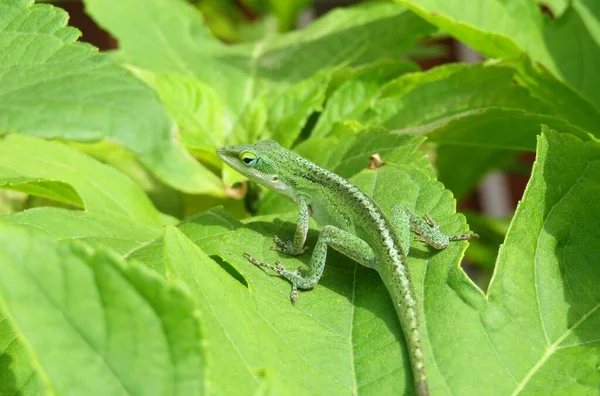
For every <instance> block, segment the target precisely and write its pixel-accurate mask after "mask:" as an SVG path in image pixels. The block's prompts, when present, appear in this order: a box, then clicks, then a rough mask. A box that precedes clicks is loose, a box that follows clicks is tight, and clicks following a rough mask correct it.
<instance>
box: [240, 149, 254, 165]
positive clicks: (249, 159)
mask: <svg viewBox="0 0 600 396" xmlns="http://www.w3.org/2000/svg"><path fill="white" fill-rule="evenodd" d="M240 160H241V161H242V162H243V163H244V164H246V165H248V166H254V164H256V161H257V160H258V158H257V157H256V154H254V153H253V152H251V151H244V152H243V153H241V154H240Z"/></svg>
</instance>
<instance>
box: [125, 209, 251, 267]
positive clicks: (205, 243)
mask: <svg viewBox="0 0 600 396" xmlns="http://www.w3.org/2000/svg"><path fill="white" fill-rule="evenodd" d="M241 226H242V223H240V222H239V221H238V220H236V219H235V218H233V217H231V216H230V215H228V214H227V213H225V212H224V211H223V209H222V208H213V209H211V210H208V211H206V212H204V213H200V214H197V215H196V216H192V217H190V218H187V219H185V220H184V221H182V222H181V223H179V224H177V228H178V229H179V230H181V231H182V232H183V233H185V234H186V235H188V236H189V237H190V238H191V240H192V242H194V243H195V244H197V245H198V246H200V247H201V248H202V251H203V252H204V253H206V254H208V255H215V254H217V253H218V245H219V244H220V242H221V240H222V239H223V238H225V237H226V235H227V234H228V233H230V232H233V231H235V230H236V229H238V228H240V227H241ZM163 250H164V241H163V239H162V238H159V239H157V240H155V241H153V242H152V243H149V244H147V245H146V246H143V247H142V248H140V249H137V250H136V251H134V252H132V253H131V254H130V255H129V256H128V258H129V259H135V260H139V261H142V262H144V263H146V264H148V265H150V266H151V268H152V269H154V270H156V271H158V272H161V273H164V272H165V265H164V263H163V261H162V257H163V253H164V251H163Z"/></svg>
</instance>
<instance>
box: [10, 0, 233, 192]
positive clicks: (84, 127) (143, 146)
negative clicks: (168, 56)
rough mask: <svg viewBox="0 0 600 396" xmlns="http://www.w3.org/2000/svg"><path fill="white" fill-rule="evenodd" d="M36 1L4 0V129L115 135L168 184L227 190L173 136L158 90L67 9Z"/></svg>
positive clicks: (80, 137)
mask: <svg viewBox="0 0 600 396" xmlns="http://www.w3.org/2000/svg"><path fill="white" fill-rule="evenodd" d="M32 3H33V0H30V1H10V2H3V3H2V4H0V48H2V57H1V58H0V70H1V71H0V109H1V110H0V135H2V134H6V133H8V132H19V133H25V134H31V135H35V136H39V137H46V138H56V137H59V138H63V139H69V140H75V141H94V140H101V139H106V140H114V141H117V142H118V143H119V144H121V145H123V146H124V147H126V148H127V149H129V150H131V151H133V152H134V153H136V154H137V155H138V156H139V158H140V160H141V161H142V162H143V163H144V164H145V165H146V166H147V167H148V168H149V169H150V170H151V171H152V172H153V173H154V174H156V175H157V176H158V177H160V178H161V179H162V180H163V181H165V182H166V183H169V184H170V185H172V186H174V187H176V188H179V189H181V190H184V191H188V192H195V193H200V192H203V193H213V194H219V193H221V194H222V187H221V185H220V183H219V180H218V179H217V177H216V176H214V174H212V173H211V172H209V171H208V170H206V169H203V168H200V167H199V166H198V165H197V163H196V162H195V161H194V160H193V159H192V158H191V157H190V156H189V155H188V154H187V153H186V152H185V150H184V149H183V148H182V147H181V145H180V144H179V143H178V142H176V141H174V140H173V139H172V138H171V129H172V125H171V121H170V119H169V117H168V116H167V113H166V111H165V109H164V107H163V105H162V104H161V103H160V102H159V101H158V98H157V97H156V95H155V94H154V93H153V92H152V90H151V89H150V88H148V87H147V86H146V85H145V84H143V83H141V82H140V81H139V80H137V79H136V78H134V77H133V76H132V75H131V74H130V73H129V72H127V71H126V70H124V69H122V68H121V67H118V66H117V65H115V64H113V63H112V62H110V60H109V59H108V58H107V57H106V56H105V55H100V54H98V53H97V50H96V49H95V48H93V47H92V46H90V45H88V44H84V43H78V42H76V40H77V38H78V37H79V35H80V33H79V31H78V30H76V29H74V28H71V27H68V26H65V25H66V22H67V14H66V13H65V12H64V11H63V10H61V9H59V8H56V7H53V6H50V5H47V4H38V5H33V4H32Z"/></svg>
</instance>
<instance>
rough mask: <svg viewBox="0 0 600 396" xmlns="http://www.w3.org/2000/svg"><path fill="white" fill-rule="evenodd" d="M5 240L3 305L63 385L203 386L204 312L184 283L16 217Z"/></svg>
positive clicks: (35, 356)
mask: <svg viewBox="0 0 600 396" xmlns="http://www.w3.org/2000/svg"><path fill="white" fill-rule="evenodd" d="M0 241H1V242H0V246H2V249H0V268H1V272H2V277H1V278H0V297H1V300H0V301H1V304H2V310H3V312H5V313H7V315H8V320H9V322H10V323H11V326H12V328H13V329H14V332H15V334H16V336H17V337H18V339H19V340H22V341H24V342H25V343H26V345H27V349H28V352H29V354H30V356H31V359H32V361H33V362H35V363H34V367H35V370H36V373H37V374H38V375H40V376H41V377H42V378H43V379H44V381H45V382H46V383H47V384H48V385H49V387H50V388H51V389H52V390H53V391H54V392H55V393H57V394H88V395H96V394H97V395H107V394H122V395H128V394H147V395H151V394H157V395H158V394H173V395H200V394H203V393H204V392H203V390H204V387H205V384H204V381H205V379H204V374H203V371H204V352H203V348H202V338H201V335H200V328H199V323H198V318H197V317H196V314H195V306H194V304H193V303H192V302H191V300H190V298H189V296H188V294H187V293H184V292H183V290H181V289H180V288H179V287H177V286H174V285H169V284H167V283H166V282H165V281H164V280H163V279H161V278H159V277H157V276H156V275H155V274H153V273H151V272H150V271H148V270H147V269H145V268H144V267H142V266H140V265H139V264H135V263H129V264H127V263H124V262H122V261H121V260H120V259H119V258H117V257H116V256H114V255H112V254H110V253H108V252H106V251H102V250H99V251H94V250H92V249H89V248H87V247H86V246H84V245H81V244H77V243H73V242H58V243H57V242H54V241H52V240H51V239H49V238H47V237H45V236H44V235H43V234H40V233H38V232H34V231H32V230H26V229H23V228H21V227H17V226H14V225H0ZM9 356H10V355H9ZM11 391H12V392H9V394H13V393H15V392H16V391H17V389H16V388H15V389H12V390H11Z"/></svg>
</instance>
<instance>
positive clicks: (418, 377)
mask: <svg viewBox="0 0 600 396" xmlns="http://www.w3.org/2000/svg"><path fill="white" fill-rule="evenodd" d="M217 155H218V156H219V157H220V158H221V160H222V161H223V162H225V163H226V164H228V165H229V166H231V167H232V168H233V169H235V170H236V171H238V172H239V173H241V174H242V175H244V176H246V177H247V178H248V179H250V180H253V181H255V182H257V183H258V184H260V185H262V186H264V187H266V188H268V189H270V190H272V191H275V192H278V193H280V194H282V195H284V196H285V197H287V198H289V199H291V200H292V201H293V202H294V203H295V204H296V205H297V206H298V217H297V222H296V232H295V234H294V237H293V239H291V240H283V239H281V238H279V237H278V236H277V235H275V236H274V237H273V241H274V243H275V246H273V247H272V249H274V250H277V251H279V252H281V253H284V254H288V255H291V256H298V255H300V254H302V253H304V252H305V251H306V250H307V249H308V247H307V246H305V242H306V237H307V234H308V228H309V218H310V217H313V218H314V219H315V220H316V221H317V223H319V225H320V226H321V230H320V233H319V237H318V239H317V242H316V244H315V246H314V249H313V252H312V256H311V258H310V264H309V266H308V270H307V271H306V272H305V273H304V274H302V272H301V271H300V268H297V269H295V270H293V271H290V270H288V269H286V268H285V267H284V266H283V265H282V264H281V262H280V261H279V260H277V262H276V264H275V265H271V264H267V263H264V262H261V261H259V260H257V259H255V258H254V257H252V256H251V255H250V254H248V253H243V255H244V257H246V259H248V260H249V261H250V262H251V263H252V264H254V265H256V266H258V267H261V268H263V269H268V270H272V271H274V272H275V273H276V274H278V275H279V276H280V277H282V278H285V279H287V280H288V281H289V282H290V283H291V284H292V291H291V294H290V299H291V301H292V303H294V304H296V302H297V300H298V289H303V290H307V289H312V288H313V287H314V286H315V285H316V284H317V283H318V282H319V279H320V278H321V275H322V274H323V270H324V268H325V261H326V258H327V249H328V248H330V247H331V248H333V249H335V250H337V251H339V252H341V253H342V254H344V255H346V256H348V257H349V258H351V259H352V260H354V261H356V262H358V263H359V264H362V265H364V266H366V267H369V268H373V269H375V270H376V271H377V272H378V273H379V275H380V277H381V278H382V280H383V283H384V284H385V286H386V288H387V290H388V292H389V294H390V296H391V298H392V301H393V303H394V308H395V310H396V313H397V316H398V319H399V322H400V325H401V327H402V330H403V333H404V338H405V340H406V343H407V346H408V352H409V358H410V363H411V367H412V373H413V378H414V383H415V389H416V392H417V394H418V395H419V396H426V395H429V390H428V382H427V376H426V371H425V358H424V354H423V349H422V342H421V330H420V325H419V317H418V308H417V300H416V295H415V291H414V288H413V285H412V282H411V278H410V274H409V270H408V268H407V266H406V261H407V255H408V251H409V247H410V238H411V230H412V231H413V232H414V233H415V234H416V238H417V239H419V240H421V241H423V242H425V243H427V244H428V245H430V246H432V247H434V248H436V249H443V248H445V247H446V246H448V244H449V243H450V241H460V240H466V239H470V238H472V237H477V236H478V235H477V234H472V233H470V234H461V235H455V236H448V235H446V234H444V233H442V232H441V231H440V229H439V227H438V225H437V224H436V222H435V221H434V220H433V219H432V218H431V217H429V216H428V215H427V214H425V215H424V218H422V217H420V216H418V215H417V214H416V213H414V212H413V211H411V210H410V209H409V208H408V207H407V206H405V205H403V204H397V205H396V206H395V208H394V212H393V216H392V218H391V220H390V219H389V218H388V217H386V215H385V214H384V213H383V211H382V210H381V209H380V208H379V206H378V205H377V204H376V203H375V202H374V201H373V200H372V199H371V197H369V196H368V195H367V194H366V193H364V192H363V191H362V190H360V189H359V188H358V187H356V186H354V185H353V184H352V183H350V182H349V181H348V180H346V179H344V178H343V177H341V176H338V175H337V174H335V173H333V172H330V171H328V170H326V169H324V168H321V167H320V166H318V165H316V164H315V163H313V162H310V161H308V160H306V159H305V158H303V157H301V156H300V155H298V154H296V153H294V152H293V151H290V150H287V149H286V148H284V147H282V146H281V145H279V143H277V142H276V141H273V140H264V141H261V142H258V143H256V144H238V145H232V146H224V147H221V148H219V149H217Z"/></svg>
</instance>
